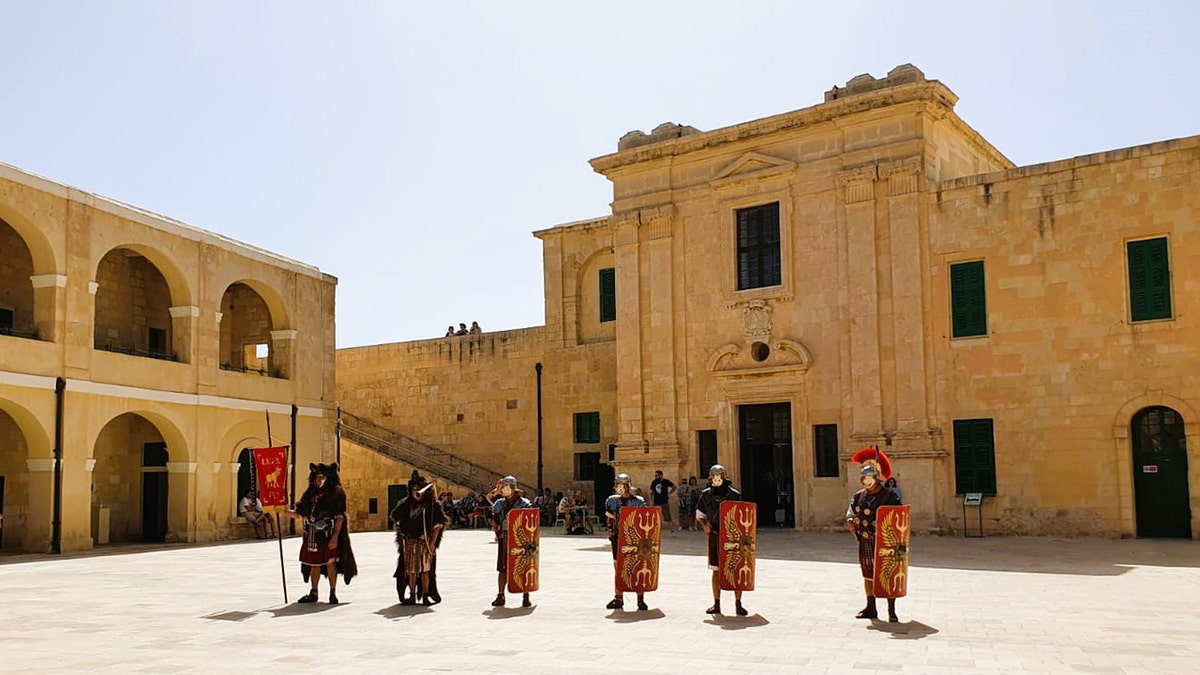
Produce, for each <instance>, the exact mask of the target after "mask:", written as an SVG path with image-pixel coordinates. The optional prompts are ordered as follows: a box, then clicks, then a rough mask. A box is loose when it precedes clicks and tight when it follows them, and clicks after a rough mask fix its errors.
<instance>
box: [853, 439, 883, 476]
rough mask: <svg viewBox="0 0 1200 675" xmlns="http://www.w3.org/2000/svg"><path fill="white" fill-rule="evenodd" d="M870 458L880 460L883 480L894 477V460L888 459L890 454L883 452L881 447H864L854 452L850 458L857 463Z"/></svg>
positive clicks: (880, 471)
mask: <svg viewBox="0 0 1200 675" xmlns="http://www.w3.org/2000/svg"><path fill="white" fill-rule="evenodd" d="M870 459H873V460H875V461H877V462H879V474H880V479H881V480H887V479H889V478H891V477H892V461H891V460H890V459H888V456H887V455H885V454H883V451H882V450H880V449H879V448H876V447H870V448H863V449H862V450H859V451H858V452H856V453H854V456H853V457H851V458H850V461H852V462H854V463H856V464H862V463H863V462H865V461H867V460H870Z"/></svg>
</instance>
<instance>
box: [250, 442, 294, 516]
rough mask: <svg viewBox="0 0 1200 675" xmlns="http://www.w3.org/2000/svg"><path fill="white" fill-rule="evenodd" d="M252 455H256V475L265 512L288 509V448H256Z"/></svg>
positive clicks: (259, 496) (259, 495)
mask: <svg viewBox="0 0 1200 675" xmlns="http://www.w3.org/2000/svg"><path fill="white" fill-rule="evenodd" d="M250 454H252V455H254V475H255V477H256V478H257V481H256V482H257V483H258V485H257V486H256V487H257V489H258V498H259V500H261V501H262V505H263V511H267V512H273V511H280V510H282V509H284V508H287V476H288V463H287V447H286V446H279V447H277V448H254V450H252V451H251V453H250Z"/></svg>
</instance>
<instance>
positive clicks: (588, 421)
mask: <svg viewBox="0 0 1200 675" xmlns="http://www.w3.org/2000/svg"><path fill="white" fill-rule="evenodd" d="M575 442H576V443H599V442H600V413H598V412H585V413H575ZM597 461H599V460H597Z"/></svg>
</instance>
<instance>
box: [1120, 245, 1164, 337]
mask: <svg viewBox="0 0 1200 675" xmlns="http://www.w3.org/2000/svg"><path fill="white" fill-rule="evenodd" d="M1125 251H1126V254H1127V256H1128V259H1129V309H1130V314H1131V315H1132V317H1133V320H1134V321H1150V320H1152V319H1169V318H1171V266H1170V256H1169V255H1168V252H1167V238H1166V237H1158V238H1156V239H1142V240H1140V241H1131V242H1129V243H1127V244H1126V245H1125Z"/></svg>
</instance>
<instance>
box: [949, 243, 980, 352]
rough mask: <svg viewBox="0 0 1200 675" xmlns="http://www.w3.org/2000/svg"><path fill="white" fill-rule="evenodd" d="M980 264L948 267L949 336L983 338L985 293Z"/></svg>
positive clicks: (976, 262)
mask: <svg viewBox="0 0 1200 675" xmlns="http://www.w3.org/2000/svg"><path fill="white" fill-rule="evenodd" d="M983 281H984V277H983V261H982V260H974V261H972V262H965V263H956V264H954V265H951V266H950V314H951V317H952V318H951V323H952V324H953V325H952V333H951V334H952V336H953V337H956V338H959V337H972V336H975V335H987V294H986V292H985V291H984V284H983Z"/></svg>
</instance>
